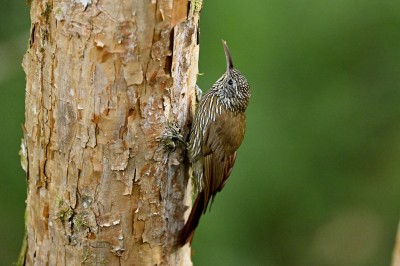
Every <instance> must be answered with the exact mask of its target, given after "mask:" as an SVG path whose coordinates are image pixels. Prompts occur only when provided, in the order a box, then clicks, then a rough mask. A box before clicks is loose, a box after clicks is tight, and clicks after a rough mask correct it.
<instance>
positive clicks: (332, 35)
mask: <svg viewBox="0 0 400 266" xmlns="http://www.w3.org/2000/svg"><path fill="white" fill-rule="evenodd" d="M28 37H29V11H28V8H27V7H26V5H25V2H24V1H21V0H19V1H5V0H2V1H1V2H0V62H1V64H0V101H1V102H0V112H1V113H2V115H1V116H0V125H1V131H0V142H1V143H0V146H1V149H0V158H1V161H0V178H1V185H0V211H1V215H0V234H1V235H0V239H1V240H2V241H1V245H2V246H0V265H10V264H11V263H12V262H15V261H16V259H17V255H18V252H19V248H20V244H21V239H22V236H23V216H24V206H25V203H24V200H25V195H26V182H25V177H24V173H23V171H22V170H21V167H20V165H19V156H18V150H19V144H20V138H21V124H22V123H23V120H24V114H23V113H24V87H25V78H24V73H23V71H22V69H21V60H22V56H23V53H24V51H25V49H26V46H27V42H28ZM222 38H223V39H225V40H226V41H227V42H228V44H229V47H230V49H231V53H232V56H233V59H234V63H235V65H236V66H237V68H239V69H240V70H241V71H242V73H244V74H245V75H246V76H247V78H248V80H249V82H250V84H251V86H252V93H253V96H252V99H251V103H250V106H249V109H248V112H247V114H248V116H247V118H248V119H247V121H248V127H247V135H246V137H245V140H244V142H243V144H242V147H241V148H240V151H239V156H238V160H237V162H236V167H235V168H234V171H233V173H232V176H231V178H230V181H229V182H228V185H227V186H226V187H225V189H224V191H223V192H222V193H220V194H219V195H218V196H217V198H216V201H215V203H214V205H213V208H212V212H211V213H207V215H205V216H204V217H203V219H202V220H201V223H200V226H199V228H198V230H197V232H196V235H195V239H194V243H193V261H194V263H195V264H196V265H301V266H308V265H389V263H390V260H391V256H392V254H391V253H392V249H393V244H394V237H395V232H396V228H397V223H398V219H399V198H400V197H399V196H400V178H399V176H400V163H399V162H400V123H399V118H400V88H399V87H400V86H399V85H400V75H399V71H400V2H398V1H374V0H372V1H349V0H335V1H333V0H332V1H320V0H314V1H311V0H309V1H283V0H274V1H268V0H255V1H248V2H245V1H221V0H220V1H210V0H205V2H204V6H203V11H202V15H201V35H200V40H201V51H200V72H202V73H204V75H202V76H200V78H199V85H200V87H201V88H203V90H206V89H208V88H209V87H210V86H211V85H212V83H213V82H214V81H215V80H216V79H217V78H218V77H219V76H220V75H221V74H222V72H223V71H224V69H225V63H224V60H225V59H224V54H223V49H222V46H221V42H220V39H222Z"/></svg>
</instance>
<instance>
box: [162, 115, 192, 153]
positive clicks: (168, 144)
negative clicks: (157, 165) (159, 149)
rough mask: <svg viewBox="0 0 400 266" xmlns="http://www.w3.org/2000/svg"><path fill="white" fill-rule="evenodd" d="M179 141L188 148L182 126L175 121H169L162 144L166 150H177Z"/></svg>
mask: <svg viewBox="0 0 400 266" xmlns="http://www.w3.org/2000/svg"><path fill="white" fill-rule="evenodd" d="M178 143H180V144H182V145H183V146H184V147H185V149H186V148H187V143H186V142H185V140H184V139H183V136H182V134H181V130H180V128H178V127H177V125H176V124H175V123H173V122H168V124H167V126H166V127H165V130H164V133H163V135H162V137H161V144H162V146H163V147H164V149H165V150H169V151H175V149H176V147H177V144H178Z"/></svg>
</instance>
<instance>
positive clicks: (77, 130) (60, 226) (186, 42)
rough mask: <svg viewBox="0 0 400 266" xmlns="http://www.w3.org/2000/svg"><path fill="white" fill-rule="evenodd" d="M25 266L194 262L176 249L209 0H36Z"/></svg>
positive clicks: (29, 70)
mask: <svg viewBox="0 0 400 266" xmlns="http://www.w3.org/2000/svg"><path fill="white" fill-rule="evenodd" d="M30 5H31V20H32V24H31V38H30V43H29V48H28V51H27V53H26V55H25V57H24V60H23V67H24V70H25V72H26V103H25V108H26V111H25V119H26V122H25V125H24V130H25V137H24V140H23V147H22V155H23V160H22V161H23V165H24V168H26V170H27V178H28V196H27V221H26V226H27V248H26V251H25V254H26V255H25V264H26V265H85V264H87V265H190V264H191V261H190V254H189V252H190V250H189V248H188V247H185V248H181V249H179V248H178V249H176V248H174V242H175V238H176V233H177V231H178V230H179V229H180V228H181V227H182V226H183V223H184V220H183V213H184V212H185V210H186V207H185V205H190V189H188V191H187V190H186V188H187V186H188V178H187V174H186V173H187V172H188V171H187V170H188V169H187V167H188V166H187V163H186V162H185V161H184V158H185V152H184V149H183V148H181V147H178V148H177V149H176V150H169V151H168V150H167V149H164V148H168V147H164V146H168V144H166V143H162V141H160V139H161V137H162V136H163V133H164V131H165V129H166V127H167V125H168V124H174V125H175V126H176V127H177V128H179V129H180V130H182V134H183V135H185V134H187V132H188V125H189V123H190V121H189V120H190V109H191V104H192V103H193V101H192V99H193V97H194V88H195V83H196V75H197V62H198V49H199V47H198V39H197V38H198V35H197V33H198V16H199V11H200V8H201V1H199V0H197V1H194V0H192V1H188V0H173V1H167V0H158V1H142V0H74V1H70V0H69V1H67V0H58V1H52V0H48V1H46V0H33V1H32V2H31V4H30Z"/></svg>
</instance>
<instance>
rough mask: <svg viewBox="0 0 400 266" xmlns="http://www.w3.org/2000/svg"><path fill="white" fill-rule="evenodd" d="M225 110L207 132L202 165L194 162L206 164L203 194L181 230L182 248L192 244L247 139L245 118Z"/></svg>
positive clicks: (204, 167) (240, 114)
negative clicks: (202, 218) (203, 218)
mask: <svg viewBox="0 0 400 266" xmlns="http://www.w3.org/2000/svg"><path fill="white" fill-rule="evenodd" d="M222 110H223V111H222V113H221V114H220V115H218V116H216V118H215V121H214V122H213V123H210V124H209V127H208V130H207V132H205V136H204V139H203V140H204V141H203V146H202V149H201V153H202V155H203V156H202V157H201V158H200V159H199V160H201V161H197V162H193V163H194V164H198V163H201V162H202V164H203V186H202V187H203V190H202V191H200V192H199V193H198V195H197V197H196V200H195V203H194V204H193V207H192V210H191V212H190V215H189V218H188V220H187V222H186V224H185V226H184V227H183V229H182V233H181V236H180V239H179V243H180V245H181V246H183V245H184V244H186V243H187V242H189V241H190V242H191V240H192V238H193V234H194V230H195V229H196V227H197V225H198V224H199V220H200V217H201V214H202V213H205V212H206V210H207V206H208V203H209V201H210V199H211V198H212V201H213V200H214V197H215V195H216V193H217V192H219V191H221V190H222V188H223V187H224V186H225V183H226V181H227V180H228V178H229V175H230V174H231V171H232V167H233V165H234V163H235V160H236V151H237V149H238V148H239V146H240V144H241V142H242V140H243V137H244V129H245V117H244V114H243V113H238V114H234V113H232V112H226V110H224V109H222Z"/></svg>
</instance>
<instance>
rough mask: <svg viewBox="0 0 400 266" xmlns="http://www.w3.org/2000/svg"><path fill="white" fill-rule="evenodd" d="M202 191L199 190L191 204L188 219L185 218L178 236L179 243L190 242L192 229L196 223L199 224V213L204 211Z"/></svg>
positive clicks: (193, 229)
mask: <svg viewBox="0 0 400 266" xmlns="http://www.w3.org/2000/svg"><path fill="white" fill-rule="evenodd" d="M204 204H205V201H204V191H201V192H199V194H198V195H197V198H196V200H195V202H194V204H193V207H192V211H191V212H190V215H189V219H188V220H187V222H186V224H185V226H184V227H183V229H182V231H181V234H180V237H179V244H180V245H181V246H184V245H185V244H186V243H188V242H190V243H192V239H193V235H194V231H195V230H196V227H197V225H198V224H199V220H200V217H201V215H202V214H203V212H204V210H205V209H204V208H205V207H206V206H204Z"/></svg>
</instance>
